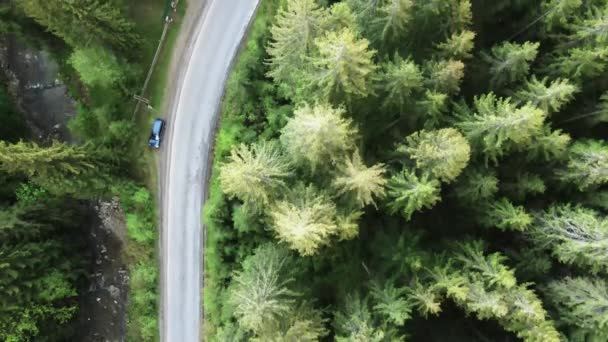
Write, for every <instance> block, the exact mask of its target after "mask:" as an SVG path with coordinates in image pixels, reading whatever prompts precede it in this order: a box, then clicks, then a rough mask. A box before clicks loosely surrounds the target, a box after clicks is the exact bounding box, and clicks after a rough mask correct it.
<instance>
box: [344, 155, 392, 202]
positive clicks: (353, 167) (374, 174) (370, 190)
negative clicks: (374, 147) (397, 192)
mask: <svg viewBox="0 0 608 342" xmlns="http://www.w3.org/2000/svg"><path fill="white" fill-rule="evenodd" d="M385 172H386V169H385V168H384V165H383V164H376V165H374V166H371V167H367V166H366V165H365V164H364V163H363V161H362V160H361V156H360V155H359V152H358V151H356V152H354V153H353V156H352V158H347V159H346V160H345V163H344V165H343V166H342V167H341V170H340V175H339V176H338V177H336V179H334V181H333V183H332V185H333V186H334V188H336V189H337V190H338V194H339V195H341V194H344V193H350V194H352V195H354V198H355V200H356V202H357V203H358V205H359V206H361V207H364V206H366V205H368V204H373V205H374V206H375V202H374V197H378V198H382V197H384V184H386V179H385V178H384V177H383V175H384V173H385Z"/></svg>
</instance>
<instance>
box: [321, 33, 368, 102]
mask: <svg viewBox="0 0 608 342" xmlns="http://www.w3.org/2000/svg"><path fill="white" fill-rule="evenodd" d="M315 44H316V46H317V48H318V50H319V55H318V56H316V57H313V59H312V60H313V63H314V65H315V67H316V68H317V69H318V75H319V76H318V77H317V78H315V79H314V80H313V83H314V84H315V86H316V87H317V88H318V89H320V91H321V93H322V94H323V95H324V96H325V97H326V98H329V99H334V100H340V99H346V100H349V99H351V98H352V97H366V96H367V95H369V94H371V93H372V85H371V81H372V75H373V72H374V70H375V69H376V66H375V65H374V64H373V62H372V57H373V56H374V54H375V53H376V51H374V50H369V49H368V45H369V42H368V41H367V40H366V39H358V38H357V37H356V36H355V34H354V33H353V32H352V30H350V29H343V30H342V31H340V32H328V33H327V34H326V35H325V36H323V37H320V38H318V39H317V40H315Z"/></svg>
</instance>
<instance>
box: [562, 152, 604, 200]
mask: <svg viewBox="0 0 608 342" xmlns="http://www.w3.org/2000/svg"><path fill="white" fill-rule="evenodd" d="M558 177H559V178H560V179H561V180H562V181H564V182H568V183H572V184H574V185H575V186H576V187H578V189H579V190H581V191H584V190H587V189H589V188H593V187H597V186H600V185H602V184H605V183H607V182H608V144H606V143H604V142H603V141H598V140H583V141H577V142H575V143H574V144H572V146H571V147H570V150H569V151H568V162H567V164H566V167H565V169H564V170H561V171H559V172H558Z"/></svg>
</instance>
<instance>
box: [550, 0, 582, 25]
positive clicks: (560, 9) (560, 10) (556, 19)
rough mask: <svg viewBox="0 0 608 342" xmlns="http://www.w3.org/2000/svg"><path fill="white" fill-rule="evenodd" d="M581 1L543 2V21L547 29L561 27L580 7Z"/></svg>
mask: <svg viewBox="0 0 608 342" xmlns="http://www.w3.org/2000/svg"><path fill="white" fill-rule="evenodd" d="M582 3H583V2H582V0H545V1H543V4H542V9H543V11H544V12H545V13H547V14H546V15H545V17H544V18H543V21H544V22H545V25H546V27H547V29H549V30H551V29H552V28H554V27H563V26H565V25H566V24H567V23H568V21H569V20H571V19H572V17H573V16H574V13H575V11H576V10H577V9H578V8H579V7H580V6H581V4H582Z"/></svg>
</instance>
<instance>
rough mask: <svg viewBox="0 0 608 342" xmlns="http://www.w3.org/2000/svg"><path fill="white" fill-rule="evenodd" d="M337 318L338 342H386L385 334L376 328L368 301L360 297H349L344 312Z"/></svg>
mask: <svg viewBox="0 0 608 342" xmlns="http://www.w3.org/2000/svg"><path fill="white" fill-rule="evenodd" d="M335 317H336V318H335V322H336V330H337V332H336V334H337V336H336V341H338V342H381V341H384V337H385V332H384V331H383V329H382V328H380V327H377V326H375V324H374V322H373V321H372V315H371V313H370V312H369V309H368V308H367V300H365V299H362V298H361V297H360V296H359V295H348V296H347V297H346V302H345V306H344V309H343V311H338V312H336V314H335Z"/></svg>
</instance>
